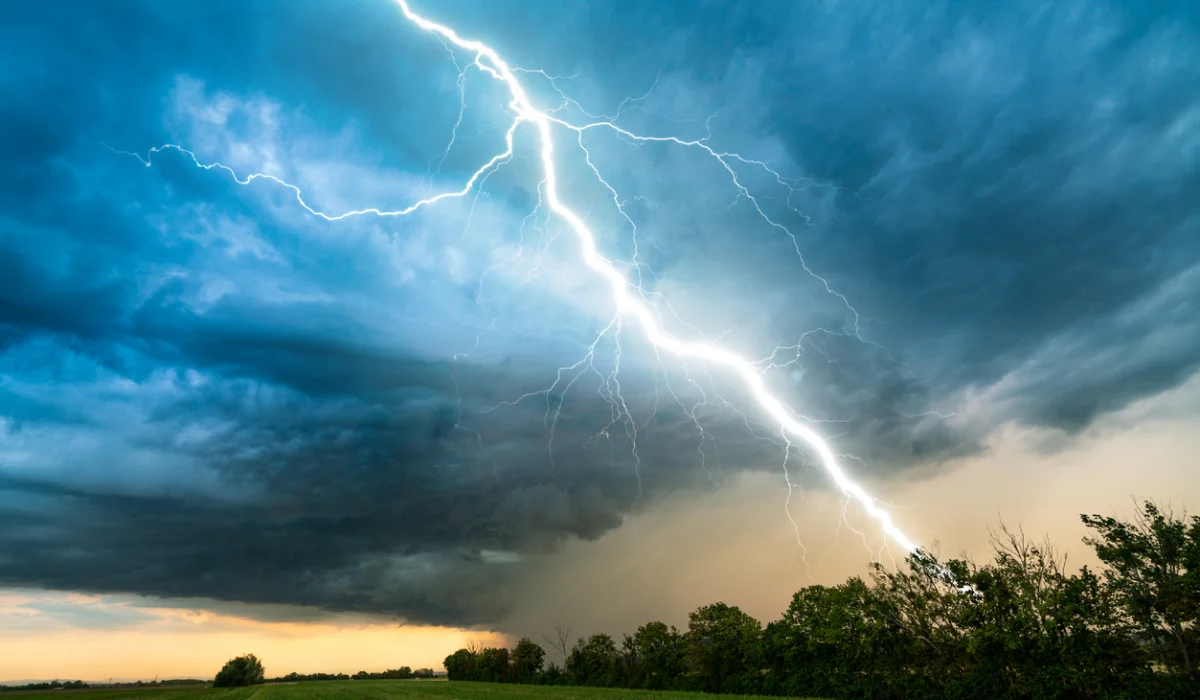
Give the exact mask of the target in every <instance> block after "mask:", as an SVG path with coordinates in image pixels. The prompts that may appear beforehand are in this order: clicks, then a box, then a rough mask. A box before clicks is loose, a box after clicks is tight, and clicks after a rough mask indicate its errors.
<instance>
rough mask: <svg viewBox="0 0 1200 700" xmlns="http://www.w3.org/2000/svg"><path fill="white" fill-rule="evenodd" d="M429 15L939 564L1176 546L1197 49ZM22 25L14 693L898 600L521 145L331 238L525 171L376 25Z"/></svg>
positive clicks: (13, 199)
mask: <svg viewBox="0 0 1200 700" xmlns="http://www.w3.org/2000/svg"><path fill="white" fill-rule="evenodd" d="M412 7H413V10H415V11H416V12H418V13H423V14H425V15H427V16H429V17H431V18H433V19H435V20H437V21H439V22H442V23H445V24H447V25H450V26H453V27H454V28H455V29H456V31H458V33H459V34H460V35H462V36H464V37H469V38H477V39H479V40H481V41H484V42H485V43H487V44H488V45H489V46H491V47H493V48H494V49H495V50H496V51H497V52H498V53H499V54H500V55H501V56H502V57H504V59H505V60H506V61H507V62H508V64H509V65H511V66H514V67H518V68H519V69H520V70H519V71H518V72H517V73H516V75H517V77H518V78H519V80H520V81H521V82H522V84H523V85H524V86H525V87H526V89H527V91H528V93H529V95H530V98H531V100H532V101H533V102H534V103H535V104H536V105H537V106H538V108H539V109H544V110H547V112H548V113H550V114H553V115H554V116H555V118H558V119H562V120H564V121H565V122H568V123H570V124H574V125H577V126H578V125H583V124H601V126H600V127H597V128H590V129H584V130H582V131H575V130H571V129H568V128H564V127H557V128H556V130H555V134H554V138H555V143H556V152H555V159H554V162H555V165H556V170H557V172H558V173H559V176H560V180H561V182H560V189H561V192H560V195H559V196H560V198H561V199H562V200H563V201H564V202H565V203H567V204H568V205H569V206H570V207H571V209H572V211H575V212H576V213H577V214H578V215H579V216H580V217H582V219H583V220H584V221H586V222H587V225H588V226H589V227H590V229H591V230H592V231H593V232H594V233H595V237H596V243H597V246H598V250H599V251H600V252H601V254H602V255H604V256H606V258H607V259H610V260H612V261H614V264H615V265H616V266H617V268H618V269H620V270H621V271H622V273H623V274H625V275H626V277H627V278H628V279H629V280H630V282H631V284H637V285H639V287H638V289H639V292H638V293H639V295H640V296H639V298H642V299H644V300H645V302H646V303H647V304H651V305H652V306H653V308H654V310H655V313H656V314H657V318H660V319H661V323H662V324H663V327H664V328H665V329H666V330H667V331H668V332H670V333H672V334H673V335H675V336H676V337H679V338H681V339H685V340H688V341H697V342H712V343H718V344H720V345H721V346H722V347H725V348H728V349H729V350H731V351H733V352H736V353H737V354H739V355H740V356H742V357H745V358H747V359H749V360H751V361H753V362H755V363H756V364H757V366H758V367H759V368H760V369H761V372H762V377H763V380H764V382H765V384H766V385H767V386H768V387H769V389H770V390H771V392H772V393H773V394H774V395H775V396H777V397H778V398H779V399H780V400H782V401H783V402H784V403H785V404H786V405H787V406H788V407H789V408H790V410H792V411H793V412H794V413H795V415H796V416H798V417H799V420H801V421H803V422H804V424H805V425H808V426H810V427H812V428H813V429H814V430H816V431H817V432H818V433H820V434H821V435H822V436H824V437H825V438H826V439H827V440H828V442H829V444H830V445H831V447H832V449H833V450H834V452H836V453H838V454H839V455H842V456H841V457H840V461H841V463H842V465H843V466H844V468H845V469H846V470H847V472H848V473H850V474H851V475H852V477H853V478H854V479H855V480H857V481H859V482H861V483H862V484H863V486H864V487H865V488H866V489H867V490H868V491H869V492H870V493H871V494H872V495H874V496H876V497H878V498H879V499H880V501H881V502H882V503H884V504H886V505H887V507H888V508H889V509H890V511H891V512H892V513H893V516H894V518H895V520H896V522H897V524H898V525H899V526H900V527H901V529H903V530H904V532H906V533H907V534H908V535H909V536H910V537H911V538H912V539H913V540H914V541H916V542H917V543H919V544H920V545H921V546H924V547H928V548H931V549H935V550H937V551H940V552H942V553H944V554H947V555H957V554H959V553H966V554H969V555H975V556H979V555H985V554H986V547H987V537H988V529H989V528H994V527H996V526H997V525H998V523H1000V522H1001V521H1003V522H1005V523H1008V524H1019V525H1021V526H1022V527H1024V528H1025V529H1026V530H1027V531H1031V532H1037V533H1045V534H1047V535H1048V536H1050V537H1052V538H1053V539H1054V541H1055V542H1056V543H1058V544H1059V546H1060V547H1062V548H1063V549H1064V550H1065V551H1067V552H1068V553H1069V554H1070V556H1071V557H1072V561H1078V562H1087V561H1089V559H1088V553H1087V550H1086V548H1085V547H1082V546H1081V545H1080V544H1079V539H1080V537H1081V536H1082V535H1083V530H1082V527H1081V525H1080V523H1079V520H1078V515H1079V513H1082V512H1101V513H1115V514H1118V515H1120V514H1129V513H1132V510H1133V500H1132V499H1134V498H1154V499H1158V500H1160V501H1164V502H1170V503H1171V504H1173V505H1175V506H1177V507H1186V506H1187V505H1188V504H1189V503H1195V502H1196V501H1197V500H1198V499H1200V475H1198V474H1197V470H1196V469H1195V457H1194V455H1195V454H1196V450H1197V448H1200V431H1196V430H1195V425H1196V421H1197V418H1200V378H1198V377H1197V369H1198V367H1200V204H1198V203H1200V98H1198V97H1197V95H1200V10H1198V9H1197V8H1196V6H1195V4H1194V3H1187V2H1176V3H1170V2H1137V3H1134V2H1074V1H1068V2H1059V3H1053V4H1050V5H1047V4H1044V3H1035V2H1028V1H1026V0H1015V1H1014V2H1009V3H1003V4H995V3H984V2H935V3H916V2H907V1H905V2H902V1H899V0H897V1H894V2H886V3H879V2H866V1H865V0H837V1H834V0H830V1H827V2H818V3H800V4H798V3H789V2H774V1H759V2H753V3H750V2H744V3H714V2H690V3H683V2H663V3H653V4H648V3H635V2H624V1H618V2H605V3H600V2H581V1H575V2H563V3H553V4H550V3H542V2H515V1H505V2H477V1H470V2H468V1H466V0H446V1H444V2H438V3H433V2H418V1H417V0H413V6H412ZM0 20H2V21H0V65H2V66H3V70H0V85H2V87H3V90H4V94H5V95H6V99H5V100H4V101H3V102H2V103H0V142H3V148H2V149H0V165H2V167H0V629H3V630H5V634H4V635H0V681H4V680H18V679H40V678H54V677H83V678H88V679H102V678H107V677H120V678H152V677H154V676H156V675H158V676H160V677H172V676H175V677H179V676H196V675H199V676H206V675H212V674H213V673H215V671H216V670H217V668H218V667H219V664H220V663H221V662H222V661H224V660H225V659H227V658H229V657H231V656H234V655H236V654H238V653H243V652H247V651H253V652H254V653H257V654H258V655H259V656H260V657H262V658H264V661H265V663H266V666H267V672H268V675H274V674H275V673H276V672H278V674H280V675H282V674H284V673H287V672H289V671H293V670H295V671H301V672H314V671H329V672H333V671H345V672H354V671H356V670H359V669H366V670H383V669H384V668H394V667H397V666H400V665H410V666H413V667H419V666H437V665H438V664H439V663H440V660H441V659H442V658H444V656H445V655H447V654H448V653H450V652H452V651H453V650H454V649H456V648H458V647H460V646H462V645H464V644H466V643H468V642H477V643H501V642H503V641H505V640H508V639H511V638H512V637H513V636H516V635H522V634H528V635H530V636H532V637H533V638H534V639H540V638H541V635H542V634H547V633H550V631H551V630H552V629H553V628H554V627H555V626H563V627H569V628H571V629H572V630H573V633H574V634H576V635H578V634H587V633H591V632H598V631H604V632H610V633H616V632H621V631H629V630H632V629H633V628H634V627H636V626H637V625H638V624H641V623H642V622H645V621H647V620H650V619H664V620H667V621H669V622H672V623H675V624H680V623H682V622H684V621H685V620H686V614H687V612H688V611H689V610H691V609H694V608H695V607H696V606H698V605H701V604H705V603H709V602H713V601H715V600H723V601H725V602H729V603H731V604H736V605H739V606H741V607H743V608H744V609H745V610H747V611H748V612H750V613H751V614H754V615H756V616H758V617H759V618H760V619H764V620H767V619H770V618H771V617H773V616H775V615H778V614H779V612H781V611H782V610H783V609H784V607H785V606H786V603H787V600H788V599H789V598H790V595H791V593H793V592H794V591H795V590H796V589H798V588H799V587H801V586H804V585H809V584H811V583H833V582H837V581H840V580H842V579H844V578H845V577H846V576H851V575H862V574H865V573H866V568H867V564H868V563H869V562H870V561H873V560H880V561H883V562H885V563H886V564H889V565H894V564H897V563H898V562H899V561H900V559H901V558H902V556H903V552H902V551H898V550H897V549H896V547H895V546H894V543H893V544H892V545H891V546H889V543H888V541H887V540H886V539H885V538H883V537H882V536H881V534H880V532H879V529H878V527H877V526H876V524H875V523H873V522H872V521H871V520H870V519H869V518H868V517H866V516H865V515H864V513H863V512H862V511H861V510H859V509H858V508H857V507H856V506H855V505H854V504H847V503H846V501H845V499H844V498H843V497H842V495H841V494H840V493H839V492H838V491H837V489H836V488H835V487H833V485H832V483H831V481H830V480H829V478H828V476H827V475H826V474H825V473H824V472H823V471H822V469H821V467H820V465H819V463H818V460H815V459H814V458H813V455H812V453H811V452H810V451H806V450H805V449H804V448H803V446H800V445H794V446H791V447H789V446H788V445H787V443H786V441H785V440H784V438H783V437H782V435H781V433H780V429H779V426H778V425H777V424H775V423H773V422H772V420H771V419H770V418H769V417H768V416H767V415H766V414H764V413H763V412H762V410H761V409H760V407H759V406H758V405H757V404H756V402H755V401H754V399H753V397H752V396H751V395H750V394H749V393H748V392H747V391H746V390H745V388H744V386H743V385H742V384H740V383H739V381H738V378H737V377H736V376H735V375H732V374H730V373H729V372H728V371H724V370H721V369H719V368H715V367H712V366H709V365H706V364H704V363H703V362H701V361H696V360H688V361H683V360H680V359H679V358H676V357H673V356H671V355H670V354H669V353H665V352H663V351H658V352H656V350H655V347H654V346H653V345H652V344H650V343H649V342H647V339H646V337H645V336H644V335H643V334H642V333H641V332H640V329H639V327H638V326H637V325H636V323H634V322H633V321H631V320H630V319H629V318H628V317H622V316H620V315H619V314H617V313H616V306H615V304H614V301H613V298H612V293H611V289H610V288H608V287H606V285H605V283H604V281H603V280H602V279H601V278H599V277H598V276H597V275H596V274H595V273H594V272H593V271H591V270H589V269H588V267H587V266H586V265H584V264H583V262H582V260H583V259H582V257H581V248H580V244H579V240H578V238H577V237H576V236H575V235H574V233H573V231H572V230H571V229H570V227H569V226H567V225H566V223H565V222H564V221H563V220H562V218H561V217H557V216H554V215H552V213H551V212H550V211H549V209H548V207H547V206H545V204H546V189H545V183H544V173H542V171H541V170H540V163H539V160H538V152H537V148H538V144H537V142H536V133H535V131H534V130H533V129H532V128H530V126H529V125H528V124H526V125H525V126H524V127H522V128H521V129H518V130H517V132H515V135H514V150H513V155H512V157H511V158H509V159H505V160H504V162H503V163H501V164H500V167H497V168H494V169H491V170H488V171H487V172H486V173H485V176H483V177H480V178H478V179H477V180H476V181H475V183H474V186H473V187H471V188H470V189H469V190H467V191H466V192H465V193H464V194H463V196H460V197H453V198H447V199H445V200H443V201H440V202H438V203H437V204H435V205H433V206H429V207H425V208H422V209H420V210H419V211H417V212H414V213H413V214H412V215H409V216H375V215H371V214H366V215H362V216H351V217H347V218H344V219H340V220H336V221H330V220H327V219H326V218H322V217H320V216H314V215H313V214H312V213H311V212H310V210H316V211H320V212H323V213H326V214H331V215H333V214H340V213H343V212H347V211H353V210H362V209H368V208H376V209H380V210H389V211H391V210H398V209H403V208H405V207H408V206H410V205H411V204H413V203H414V202H416V201H418V200H421V199H423V198H426V197H429V196H431V195H434V194H435V193H438V192H457V191H460V190H462V189H463V188H464V185H465V184H466V183H467V182H468V180H469V179H470V178H471V176H472V174H473V173H475V172H476V171H477V170H478V169H479V168H480V167H481V166H482V165H483V164H484V163H486V162H488V161H489V159H491V158H493V157H494V156H495V155H497V154H500V153H502V152H503V151H504V150H505V142H504V140H505V133H506V131H507V129H508V127H509V125H510V123H511V120H512V116H511V112H510V111H509V107H508V105H509V96H508V95H507V94H506V93H505V91H504V88H503V86H502V85H500V84H499V83H498V82H497V81H496V80H494V79H492V77H490V76H489V75H488V73H487V72H485V71H483V70H480V69H479V68H478V67H477V66H475V65H473V64H472V61H473V60H474V56H472V55H470V54H468V53H467V52H464V51H462V50H457V51H456V50H452V49H451V47H450V46H449V45H447V44H446V43H444V42H442V41H439V40H438V39H437V38H435V37H433V36H431V35H429V34H427V33H425V32H422V31H421V30H420V29H419V28H417V27H415V26H414V25H413V24H412V23H411V22H409V21H407V20H406V18H405V17H404V15H403V13H402V12H401V9H400V7H399V5H398V4H396V3H395V2H394V1H393V0H356V1H355V2H352V3H347V2H334V1H332V0H314V1H312V2H300V3H286V2H282V1H280V0H257V1H255V2H242V1H238V2H233V1H231V0H210V1H209V2H204V3H156V2H141V1H133V0H113V1H112V2H107V3H100V4H94V5H90V6H85V5H80V4H69V5H68V4H67V3H62V2H49V3H35V4H24V5H11V6H6V7H4V8H3V9H0ZM603 124H615V125H617V126H619V127H620V128H621V129H622V130H623V131H624V132H627V133H621V132H617V131H616V130H614V129H611V128H606V127H604V126H603ZM627 134H637V135H640V136H644V137H653V138H656V139H658V140H651V141H646V140H638V139H635V138H632V137H630V136H629V135H627ZM660 137H672V138H674V139H676V141H674V142H672V141H664V140H662V139H661V138H660ZM681 142H686V143H681ZM688 143H690V144H692V145H687V144H688ZM164 144H174V145H176V146H178V147H180V148H183V149H188V150H187V151H186V152H183V151H179V150H175V149H166V150H158V151H153V152H152V151H151V149H152V148H154V147H159V146H162V145H164ZM734 153H735V154H737V155H736V156H725V157H723V158H718V157H716V156H715V155H714V154H734ZM189 154H194V159H193V155H189ZM215 163H220V164H222V165H223V166H225V167H227V168H228V169H231V170H232V171H233V174H231V173H230V172H229V170H225V169H222V168H218V167H210V168H203V167H197V164H205V165H211V164H215ZM254 173H258V174H262V175H265V176H269V177H270V178H271V179H268V178H265V177H260V178H258V179H255V180H252V181H250V182H248V184H241V183H243V182H246V177H247V176H249V175H251V174H254ZM235 175H236V177H235ZM281 182H282V183H287V184H280V183H281ZM293 188H294V189H293ZM297 192H299V193H301V198H300V199H298V198H297ZM63 649H70V650H71V652H70V653H69V654H64V653H62V651H61V650H63Z"/></svg>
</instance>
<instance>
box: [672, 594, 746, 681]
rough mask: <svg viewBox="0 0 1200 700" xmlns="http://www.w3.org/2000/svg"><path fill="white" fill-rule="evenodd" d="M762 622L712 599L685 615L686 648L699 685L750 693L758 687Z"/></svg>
mask: <svg viewBox="0 0 1200 700" xmlns="http://www.w3.org/2000/svg"><path fill="white" fill-rule="evenodd" d="M761 634H762V626H761V625H760V624H759V622H758V620H755V619H754V618H753V617H750V616H749V615H747V614H746V613H744V612H742V611H741V609H739V608H737V607H735V606H732V605H726V604H725V603H713V604H712V605H706V606H704V607H701V608H698V609H697V610H696V611H695V612H693V613H691V614H690V615H688V632H687V650H688V660H689V661H690V662H691V665H692V670H694V671H695V672H696V673H697V674H698V675H699V680H700V689H701V690H703V691H705V692H708V693H739V694H750V693H755V692H758V690H759V685H760V681H759V676H760V672H759V671H760V664H759V660H758V641H759V636H760V635H761Z"/></svg>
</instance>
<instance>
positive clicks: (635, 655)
mask: <svg viewBox="0 0 1200 700" xmlns="http://www.w3.org/2000/svg"><path fill="white" fill-rule="evenodd" d="M626 639H627V642H626V647H627V652H626V653H627V655H628V656H629V663H630V666H631V668H630V673H629V685H630V686H631V687H635V688H646V689H648V690H668V689H671V688H675V687H678V685H679V679H680V678H681V677H682V676H683V674H684V671H685V670H686V667H685V659H686V647H685V645H684V641H683V636H682V635H680V634H679V632H678V631H677V630H676V629H675V628H674V627H667V625H666V624H665V623H662V622H657V621H656V622H648V623H646V624H644V625H642V626H641V627H639V628H638V629H637V632H635V633H634V634H633V636H632V637H626Z"/></svg>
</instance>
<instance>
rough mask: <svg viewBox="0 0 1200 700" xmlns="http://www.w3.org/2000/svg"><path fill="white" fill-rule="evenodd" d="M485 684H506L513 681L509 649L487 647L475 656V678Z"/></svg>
mask: <svg viewBox="0 0 1200 700" xmlns="http://www.w3.org/2000/svg"><path fill="white" fill-rule="evenodd" d="M472 680H477V681H483V682H485V683H506V682H508V681H510V680H512V665H511V664H510V663H509V654H508V649H505V648H503V647H487V648H484V649H480V650H479V652H478V653H477V654H476V655H475V678H474V679H472Z"/></svg>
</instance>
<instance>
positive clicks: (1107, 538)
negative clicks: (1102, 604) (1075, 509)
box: [1081, 501, 1200, 681]
mask: <svg viewBox="0 0 1200 700" xmlns="http://www.w3.org/2000/svg"><path fill="white" fill-rule="evenodd" d="M1081 517H1082V519H1083V523H1084V524H1085V525H1087V526H1088V527H1089V528H1091V529H1092V530H1093V531H1095V533H1096V536H1094V537H1088V538H1086V539H1085V540H1084V541H1085V542H1086V543H1087V544H1089V545H1091V546H1092V548H1093V549H1095V550H1096V555H1097V556H1098V557H1099V558H1100V561H1102V562H1104V563H1105V564H1107V565H1108V570H1107V571H1106V572H1105V579H1106V582H1107V583H1108V585H1109V586H1111V587H1112V589H1113V590H1114V591H1115V592H1116V593H1117V595H1118V596H1119V598H1120V601H1121V605H1122V607H1123V608H1124V610H1125V612H1126V614H1127V615H1128V616H1129V620H1130V622H1131V623H1132V624H1133V625H1134V627H1135V629H1136V630H1137V633H1138V635H1139V637H1140V638H1141V641H1142V642H1143V643H1144V644H1145V645H1146V647H1147V648H1148V649H1150V650H1151V653H1152V654H1153V657H1154V660H1155V661H1156V662H1157V663H1158V664H1160V665H1161V666H1162V667H1164V668H1166V669H1168V670H1170V671H1172V672H1174V673H1177V674H1180V675H1184V676H1189V677H1191V678H1192V679H1194V680H1198V681H1200V672H1198V666H1200V636H1198V635H1200V629H1198V625H1200V517H1196V516H1192V517H1190V518H1188V517H1187V515H1186V514H1184V515H1183V516H1180V517H1176V516H1175V515H1174V514H1173V513H1171V512H1170V511H1169V510H1168V511H1167V512H1163V511H1162V510H1161V509H1160V508H1159V507H1158V506H1157V505H1155V504H1154V503H1152V502H1150V501H1146V502H1144V503H1143V504H1142V511H1141V512H1140V513H1139V514H1138V515H1137V517H1135V518H1134V520H1133V522H1124V521H1121V520H1117V519H1116V518H1110V517H1104V516H1100V515H1083V516H1081Z"/></svg>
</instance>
